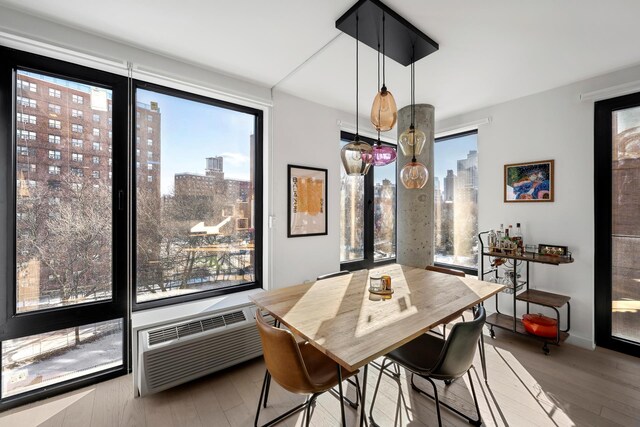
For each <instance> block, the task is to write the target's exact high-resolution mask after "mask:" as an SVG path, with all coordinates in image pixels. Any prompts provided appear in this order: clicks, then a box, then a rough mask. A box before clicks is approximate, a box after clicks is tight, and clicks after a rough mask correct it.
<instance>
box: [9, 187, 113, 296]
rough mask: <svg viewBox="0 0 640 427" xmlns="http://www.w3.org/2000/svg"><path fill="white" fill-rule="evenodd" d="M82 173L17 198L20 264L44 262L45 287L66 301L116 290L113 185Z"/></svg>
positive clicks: (42, 278) (45, 289) (105, 294)
mask: <svg viewBox="0 0 640 427" xmlns="http://www.w3.org/2000/svg"><path fill="white" fill-rule="evenodd" d="M75 178H76V177H68V178H63V180H62V181H60V182H59V185H56V186H47V185H39V186H36V187H35V188H32V189H30V191H29V192H28V194H26V195H23V196H22V197H19V198H18V199H17V212H18V213H19V216H18V220H17V232H18V236H17V242H16V243H17V258H18V259H17V261H18V269H20V268H21V266H23V265H26V264H27V263H28V261H32V260H36V261H37V262H38V263H39V264H40V266H41V275H43V274H44V275H45V276H47V277H48V280H47V279H45V278H44V277H41V280H40V283H41V285H40V286H41V291H42V292H48V293H53V294H54V295H55V294H57V295H58V296H59V298H60V300H61V302H62V304H63V305H66V304H70V303H77V302H81V301H82V300H84V299H87V298H90V297H91V296H93V298H94V299H99V298H101V297H103V296H107V295H109V294H110V292H111V238H112V237H111V235H112V225H111V224H112V221H111V215H110V212H111V191H110V189H109V186H108V183H107V182H105V181H101V180H95V182H94V183H93V184H92V185H87V184H86V183H83V182H82V181H81V180H80V179H75Z"/></svg>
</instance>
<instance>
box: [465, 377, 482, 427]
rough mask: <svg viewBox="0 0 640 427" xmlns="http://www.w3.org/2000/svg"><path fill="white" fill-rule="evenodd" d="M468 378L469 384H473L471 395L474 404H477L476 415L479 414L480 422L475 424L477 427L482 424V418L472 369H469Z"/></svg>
mask: <svg viewBox="0 0 640 427" xmlns="http://www.w3.org/2000/svg"><path fill="white" fill-rule="evenodd" d="M467 376H468V377H469V384H471V394H472V395H473V403H475V405H476V414H478V420H477V421H476V422H475V425H477V426H479V425H481V424H482V417H480V407H479V406H478V398H477V397H476V389H475V387H474V386H473V379H472V378H471V369H469V370H468V371H467ZM470 422H471V421H470Z"/></svg>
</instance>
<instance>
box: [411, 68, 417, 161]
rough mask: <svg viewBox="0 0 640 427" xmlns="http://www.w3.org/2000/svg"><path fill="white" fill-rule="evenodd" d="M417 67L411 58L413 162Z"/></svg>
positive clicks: (414, 158) (414, 159) (414, 157)
mask: <svg viewBox="0 0 640 427" xmlns="http://www.w3.org/2000/svg"><path fill="white" fill-rule="evenodd" d="M415 70H416V65H415V62H414V61H413V57H412V58H411V127H412V128H414V131H413V158H412V159H411V161H412V162H414V163H415V162H416V132H415V126H414V124H415V119H416V81H415V79H416V72H415Z"/></svg>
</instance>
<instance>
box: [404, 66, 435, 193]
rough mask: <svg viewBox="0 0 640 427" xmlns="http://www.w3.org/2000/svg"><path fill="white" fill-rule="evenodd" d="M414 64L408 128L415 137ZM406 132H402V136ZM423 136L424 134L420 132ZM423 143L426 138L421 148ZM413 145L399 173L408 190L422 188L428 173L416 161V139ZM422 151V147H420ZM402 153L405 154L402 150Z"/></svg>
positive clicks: (425, 168)
mask: <svg viewBox="0 0 640 427" xmlns="http://www.w3.org/2000/svg"><path fill="white" fill-rule="evenodd" d="M414 80H415V62H412V63H411V126H410V127H409V131H411V130H413V135H414V137H415V135H416V130H415V128H414V126H413V124H414V121H415V81H414ZM420 132H421V131H420ZM405 133H406V132H403V135H404V134H405ZM421 133H422V135H424V132H421ZM401 139H402V136H401ZM424 141H426V137H425V138H424V139H423V141H422V146H424ZM413 142H414V143H413V144H411V147H412V149H413V151H412V152H413V158H412V159H411V161H410V162H409V163H407V164H406V165H404V167H403V168H402V170H401V171H400V181H402V185H404V187H405V188H406V189H408V190H413V189H420V188H422V187H424V186H425V185H426V183H427V180H428V179H429V171H428V170H427V167H426V166H425V165H423V164H422V163H420V162H418V161H417V160H416V152H417V145H418V144H417V139H413ZM420 150H421V151H422V147H420ZM402 152H403V153H405V155H406V152H405V150H404V149H403V150H402Z"/></svg>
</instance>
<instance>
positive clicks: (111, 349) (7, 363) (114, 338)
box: [2, 319, 122, 398]
mask: <svg viewBox="0 0 640 427" xmlns="http://www.w3.org/2000/svg"><path fill="white" fill-rule="evenodd" d="M121 365H122V319H116V320H109V321H107V322H100V323H93V324H90V325H84V326H78V327H76V328H67V329H62V330H58V331H52V332H47V333H44V334H38V335H31V336H28V337H24V338H18V339H13V340H7V341H2V397H3V398H6V397H9V396H14V395H16V394H20V393H24V392H27V391H31V390H35V389H39V388H43V387H47V386H51V385H54V384H56V383H59V382H61V381H68V380H71V379H74V378H78V377H81V376H84V375H89V374H92V373H95V372H100V371H102V370H105V369H110V368H114V367H118V366H121Z"/></svg>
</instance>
